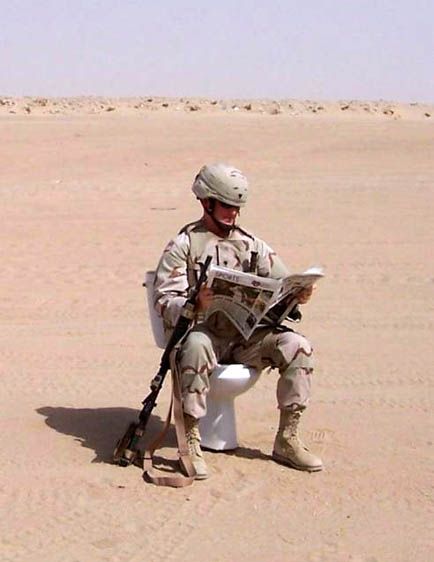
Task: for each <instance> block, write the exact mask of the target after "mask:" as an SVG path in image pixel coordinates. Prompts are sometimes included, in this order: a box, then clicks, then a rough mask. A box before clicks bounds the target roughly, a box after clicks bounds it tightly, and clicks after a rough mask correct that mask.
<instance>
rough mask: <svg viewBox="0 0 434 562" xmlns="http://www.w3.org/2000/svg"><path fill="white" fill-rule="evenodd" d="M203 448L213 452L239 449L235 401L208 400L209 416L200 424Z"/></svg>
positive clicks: (202, 419)
mask: <svg viewBox="0 0 434 562" xmlns="http://www.w3.org/2000/svg"><path fill="white" fill-rule="evenodd" d="M199 430H200V437H201V446H202V447H204V448H205V449H211V450H212V451H227V450H231V449H236V448H237V447H238V437H237V425H236V419H235V404H234V400H233V399H226V400H214V399H212V398H211V397H209V398H208V400H207V414H206V416H205V417H204V418H201V420H200V422H199Z"/></svg>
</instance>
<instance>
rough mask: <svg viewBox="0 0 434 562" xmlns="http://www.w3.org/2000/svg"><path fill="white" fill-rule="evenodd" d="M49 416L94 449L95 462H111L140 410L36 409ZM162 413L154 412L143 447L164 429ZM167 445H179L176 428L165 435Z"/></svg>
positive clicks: (62, 429) (52, 423) (60, 428)
mask: <svg viewBox="0 0 434 562" xmlns="http://www.w3.org/2000/svg"><path fill="white" fill-rule="evenodd" d="M36 411H37V412H38V414H40V415H41V416H45V418H46V419H45V423H46V424H47V425H48V426H49V427H51V428H52V429H55V430H56V431H58V432H59V433H63V434H65V435H72V436H73V437H75V440H76V441H78V442H79V443H81V445H82V447H86V448H88V449H92V450H93V451H94V452H95V458H94V459H93V461H92V462H96V463H98V462H102V463H111V462H112V456H113V451H114V449H115V446H116V443H117V442H118V441H119V439H120V438H121V437H122V436H123V435H124V433H125V431H126V429H127V427H128V424H129V423H130V422H132V421H137V419H138V414H139V411H138V410H134V409H132V408H63V407H52V406H44V407H42V408H38V409H37V410H36ZM163 425H164V422H163V420H162V419H161V418H160V417H159V416H155V415H151V417H150V419H149V422H148V425H147V428H146V435H145V437H144V438H143V442H142V443H141V444H140V447H139V448H140V450H143V448H144V446H145V445H146V444H148V443H150V442H151V441H152V440H153V439H154V438H155V437H156V436H157V435H158V434H159V433H160V432H161V430H162V429H163ZM164 445H165V446H167V447H176V440H175V436H174V432H173V428H170V429H169V431H168V432H167V435H166V436H165V438H164Z"/></svg>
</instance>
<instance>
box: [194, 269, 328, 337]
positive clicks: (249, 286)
mask: <svg viewBox="0 0 434 562" xmlns="http://www.w3.org/2000/svg"><path fill="white" fill-rule="evenodd" d="M323 276H324V274H323V272H322V270H321V268H318V267H315V268H310V269H308V270H307V271H305V272H304V273H296V274H294V275H289V276H288V277H285V278H284V279H270V278H268V277H259V276H257V275H253V274H252V273H244V272H242V271H235V270H233V269H228V268H226V267H221V266H218V265H211V266H210V269H209V274H208V280H207V286H208V287H210V288H211V289H212V290H213V293H214V297H213V301H212V304H211V306H210V307H209V309H208V310H207V312H206V316H205V318H209V317H210V316H211V315H212V314H214V313H215V312H217V311H218V312H222V313H223V314H225V315H226V316H227V317H228V318H229V320H231V322H232V323H233V324H234V325H235V327H236V328H237V329H238V331H239V332H240V333H241V334H242V335H243V337H244V338H245V339H246V340H247V339H249V337H250V336H251V334H252V332H253V331H254V329H255V328H256V326H257V325H258V324H259V322H260V321H261V320H262V319H263V318H264V317H265V319H266V321H267V323H271V324H273V325H277V324H280V323H281V322H283V320H285V318H286V317H287V316H288V314H289V313H290V312H291V310H292V309H293V308H294V307H295V306H296V305H297V302H298V301H297V296H298V294H299V292H300V291H301V290H303V289H306V288H309V287H311V286H312V285H314V284H315V283H316V282H317V281H318V279H321V277H323Z"/></svg>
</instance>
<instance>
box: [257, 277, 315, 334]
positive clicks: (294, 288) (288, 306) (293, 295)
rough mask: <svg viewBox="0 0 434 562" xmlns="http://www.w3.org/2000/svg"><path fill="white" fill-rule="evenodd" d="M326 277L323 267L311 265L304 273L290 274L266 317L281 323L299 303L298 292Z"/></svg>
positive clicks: (284, 280) (272, 321) (283, 282)
mask: <svg viewBox="0 0 434 562" xmlns="http://www.w3.org/2000/svg"><path fill="white" fill-rule="evenodd" d="M322 277H324V272H323V270H322V268H321V267H311V268H309V269H307V270H306V271H304V272H303V273H295V274H293V275H288V277H285V278H284V279H282V282H281V289H280V292H279V295H278V297H277V299H276V303H274V304H273V305H272V306H271V307H270V309H269V310H268V311H267V314H266V319H267V320H269V321H270V322H271V323H272V324H276V325H277V324H280V323H281V322H283V321H284V320H285V318H286V317H287V316H288V314H290V312H291V311H292V310H293V309H294V308H295V307H296V306H297V304H298V298H297V297H298V294H299V293H300V291H302V290H303V289H308V288H310V287H312V286H313V285H315V283H316V282H317V281H318V280H319V279H321V278H322Z"/></svg>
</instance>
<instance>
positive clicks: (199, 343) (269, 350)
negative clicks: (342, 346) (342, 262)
mask: <svg viewBox="0 0 434 562" xmlns="http://www.w3.org/2000/svg"><path fill="white" fill-rule="evenodd" d="M175 363H176V368H177V370H178V372H179V374H180V378H181V391H182V399H183V408H184V411H185V412H186V413H187V414H190V415H191V416H193V417H194V418H201V417H203V416H205V414H206V395H207V393H208V390H209V387H210V383H211V384H212V372H213V370H214V368H215V367H216V366H217V364H218V363H223V364H224V363H243V364H244V365H248V366H251V367H255V368H257V369H258V370H263V369H265V368H267V367H271V368H276V369H278V371H279V374H280V376H279V379H278V382H277V389H276V395H277V405H278V407H279V408H280V409H287V408H297V409H298V408H305V407H306V406H307V404H308V402H309V398H310V394H311V382H312V381H311V379H312V372H313V357H312V347H311V345H310V343H309V342H308V340H307V339H306V338H305V337H304V336H302V335H301V334H298V333H296V332H293V331H284V332H282V331H274V330H272V329H270V328H258V329H257V330H256V331H255V332H254V333H253V334H252V336H251V337H250V338H249V340H248V341H245V340H244V339H243V338H242V336H241V335H239V334H238V333H237V334H236V335H235V336H234V334H233V333H232V334H231V335H230V336H227V337H222V335H216V334H215V333H214V332H213V331H212V330H210V328H209V327H207V325H206V324H199V325H198V326H196V327H195V328H194V329H193V330H192V331H191V332H190V333H189V334H188V335H187V337H186V339H185V340H184V341H183V342H182V344H181V346H180V348H179V350H178V352H177V355H176V359H175Z"/></svg>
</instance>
